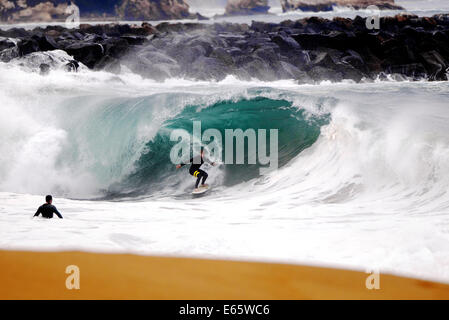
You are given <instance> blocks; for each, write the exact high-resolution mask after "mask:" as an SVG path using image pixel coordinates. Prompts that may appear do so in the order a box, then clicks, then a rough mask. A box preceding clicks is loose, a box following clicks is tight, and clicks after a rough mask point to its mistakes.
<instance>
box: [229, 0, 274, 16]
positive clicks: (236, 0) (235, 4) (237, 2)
mask: <svg viewBox="0 0 449 320" xmlns="http://www.w3.org/2000/svg"><path fill="white" fill-rule="evenodd" d="M268 10H270V6H269V5H268V0H228V2H227V5H226V13H225V15H228V16H230V15H253V14H266V13H268Z"/></svg>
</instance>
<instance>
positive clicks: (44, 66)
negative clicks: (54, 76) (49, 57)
mask: <svg viewBox="0 0 449 320" xmlns="http://www.w3.org/2000/svg"><path fill="white" fill-rule="evenodd" d="M39 70H40V72H39V73H40V74H41V75H43V76H45V75H47V74H49V73H50V66H49V65H48V64H46V63H42V64H41V65H40V66H39Z"/></svg>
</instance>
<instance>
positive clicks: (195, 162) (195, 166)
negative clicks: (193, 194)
mask: <svg viewBox="0 0 449 320" xmlns="http://www.w3.org/2000/svg"><path fill="white" fill-rule="evenodd" d="M207 162H208V163H211V162H210V161H209V160H207ZM189 163H191V164H192V165H191V166H190V169H189V173H190V174H191V175H192V176H194V177H195V178H197V179H196V183H195V189H196V188H198V185H199V184H200V181H201V178H202V179H203V181H202V182H201V184H202V185H203V184H204V183H205V182H206V180H207V177H208V176H209V175H208V174H207V173H206V171H203V170H201V169H200V167H201V166H202V165H203V164H204V159H203V157H202V156H196V157H193V158H192V159H190V161H189ZM185 165H186V164H185V163H181V167H184V166H185Z"/></svg>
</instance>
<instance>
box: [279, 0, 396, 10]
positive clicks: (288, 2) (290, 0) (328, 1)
mask: <svg viewBox="0 0 449 320" xmlns="http://www.w3.org/2000/svg"><path fill="white" fill-rule="evenodd" d="M280 1H281V6H282V10H283V11H284V12H287V11H293V10H301V11H314V12H318V11H332V10H333V8H334V7H335V6H340V7H352V8H354V9H366V8H367V7H369V6H373V5H374V6H377V7H378V8H379V9H380V10H403V8H402V7H401V6H398V5H396V4H395V3H394V0H280Z"/></svg>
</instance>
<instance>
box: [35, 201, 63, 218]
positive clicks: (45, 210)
mask: <svg viewBox="0 0 449 320" xmlns="http://www.w3.org/2000/svg"><path fill="white" fill-rule="evenodd" d="M53 213H55V214H56V215H57V216H58V217H59V218H61V219H62V215H61V214H60V213H59V211H58V209H56V207H55V206H54V205H51V204H49V203H45V204H43V205H41V206H40V207H39V209H37V211H36V213H35V214H34V216H35V217H38V216H39V214H42V216H43V217H44V218H47V219H51V218H53Z"/></svg>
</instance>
